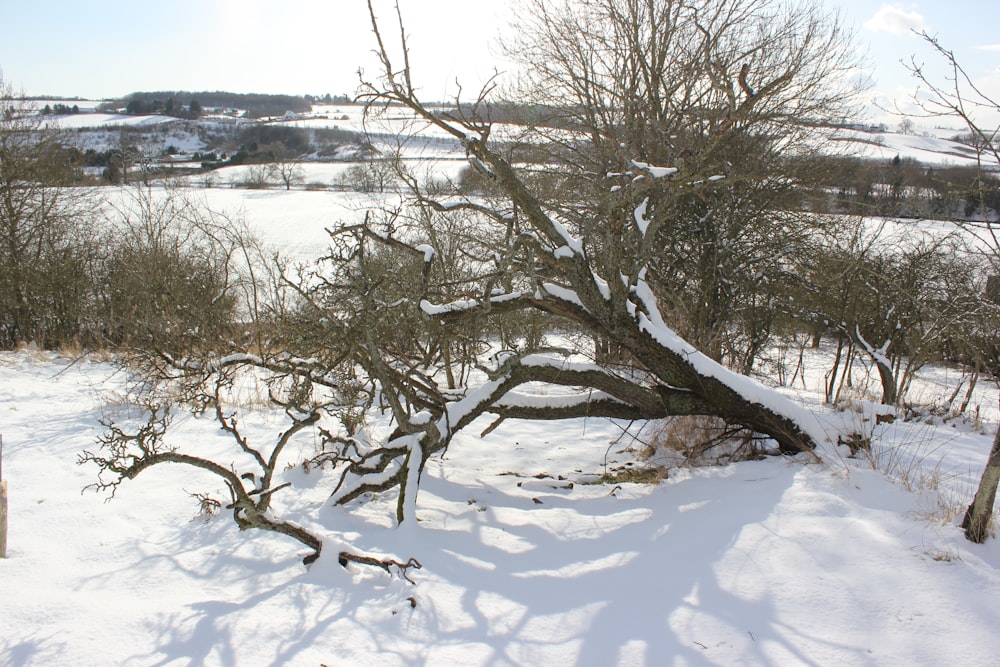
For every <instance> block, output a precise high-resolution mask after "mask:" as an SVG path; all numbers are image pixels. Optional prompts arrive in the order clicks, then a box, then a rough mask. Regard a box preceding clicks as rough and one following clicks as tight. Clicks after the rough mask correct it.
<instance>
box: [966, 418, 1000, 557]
mask: <svg viewBox="0 0 1000 667" xmlns="http://www.w3.org/2000/svg"><path fill="white" fill-rule="evenodd" d="M998 482H1000V429H997V434H996V437H995V438H993V448H992V449H991V450H990V458H989V459H988V460H987V461H986V469H985V470H983V476H982V477H981V478H980V480H979V488H978V489H977V490H976V497H975V498H974V499H973V501H972V504H971V505H969V509H967V510H966V511H965V518H964V519H963V520H962V528H964V529H965V536H966V537H967V538H969V539H970V540H972V541H973V542H978V543H982V542H985V541H986V535H987V532H988V530H989V525H990V517H991V516H992V515H993V503H994V501H995V500H996V497H997V483H998Z"/></svg>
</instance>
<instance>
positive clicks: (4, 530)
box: [0, 479, 7, 558]
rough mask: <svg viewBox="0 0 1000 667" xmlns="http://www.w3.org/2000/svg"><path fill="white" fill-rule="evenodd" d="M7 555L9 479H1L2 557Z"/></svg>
mask: <svg viewBox="0 0 1000 667" xmlns="http://www.w3.org/2000/svg"><path fill="white" fill-rule="evenodd" d="M6 557H7V480H5V479H3V480H0V558H6Z"/></svg>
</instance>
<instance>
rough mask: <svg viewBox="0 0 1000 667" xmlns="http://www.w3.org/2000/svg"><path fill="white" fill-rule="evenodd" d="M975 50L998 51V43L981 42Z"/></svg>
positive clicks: (999, 46)
mask: <svg viewBox="0 0 1000 667" xmlns="http://www.w3.org/2000/svg"><path fill="white" fill-rule="evenodd" d="M976 50H977V51H1000V44H983V45H982V46H977V47H976Z"/></svg>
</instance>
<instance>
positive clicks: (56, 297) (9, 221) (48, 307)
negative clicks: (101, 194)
mask: <svg viewBox="0 0 1000 667" xmlns="http://www.w3.org/2000/svg"><path fill="white" fill-rule="evenodd" d="M0 109H2V112H0V346H3V347H8V348H9V347H11V346H13V345H15V344H17V343H21V342H31V341H34V342H37V343H38V344H39V345H43V346H58V345H60V344H62V343H64V342H68V341H69V340H71V339H73V338H74V337H76V336H77V335H78V334H79V333H80V331H81V329H82V328H84V327H85V326H86V320H87V313H88V311H89V309H90V307H91V306H92V300H93V280H92V278H93V273H92V268H93V267H92V265H91V263H92V260H93V258H94V257H96V256H98V255H99V253H98V252H97V250H98V249H97V247H96V243H94V240H95V239H94V234H93V229H92V226H91V225H88V224H85V223H87V222H89V221H90V214H91V212H92V209H93V205H92V199H91V198H90V197H89V196H88V194H87V193H86V192H82V191H81V190H80V189H78V188H71V187H68V186H70V185H73V184H74V182H75V180H76V176H77V169H76V167H75V165H74V164H73V161H72V156H71V154H70V152H69V151H67V150H66V149H65V148H64V147H63V146H62V144H61V142H60V137H59V135H58V133H57V132H55V131H53V130H51V129H49V128H47V127H45V126H44V125H43V124H42V123H43V120H42V119H41V118H40V117H39V116H38V115H37V114H36V113H35V112H34V110H33V109H32V108H30V106H29V107H26V106H25V105H24V103H23V102H22V101H21V100H20V99H17V98H16V97H15V96H14V95H13V91H12V89H11V88H10V87H9V86H7V85H5V84H4V82H3V79H2V77H0Z"/></svg>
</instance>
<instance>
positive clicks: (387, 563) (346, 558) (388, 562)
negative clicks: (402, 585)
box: [337, 551, 423, 584]
mask: <svg viewBox="0 0 1000 667" xmlns="http://www.w3.org/2000/svg"><path fill="white" fill-rule="evenodd" d="M337 562H338V563H340V565H341V566H342V567H347V564H348V563H349V562H350V563H357V564H359V565H372V566H374V567H378V568H381V569H383V570H385V571H386V572H387V573H388V574H390V575H391V574H392V568H393V567H395V568H396V569H397V570H398V571H399V576H401V577H402V578H403V579H406V580H407V581H408V582H410V583H411V584H416V583H417V582H415V581H413V579H410V578H409V577H408V576H407V575H406V571H407V570H409V569H410V568H411V567H412V568H413V569H414V570H420V569H422V568H423V565H421V564H420V561H418V560H417V559H416V558H411V559H410V560H408V561H406V562H405V563H401V562H399V561H398V560H393V559H392V558H384V559H381V560H379V559H378V558H375V557H374V556H361V555H359V554H352V553H351V552H349V551H341V552H340V554H339V556H338V557H337Z"/></svg>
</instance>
